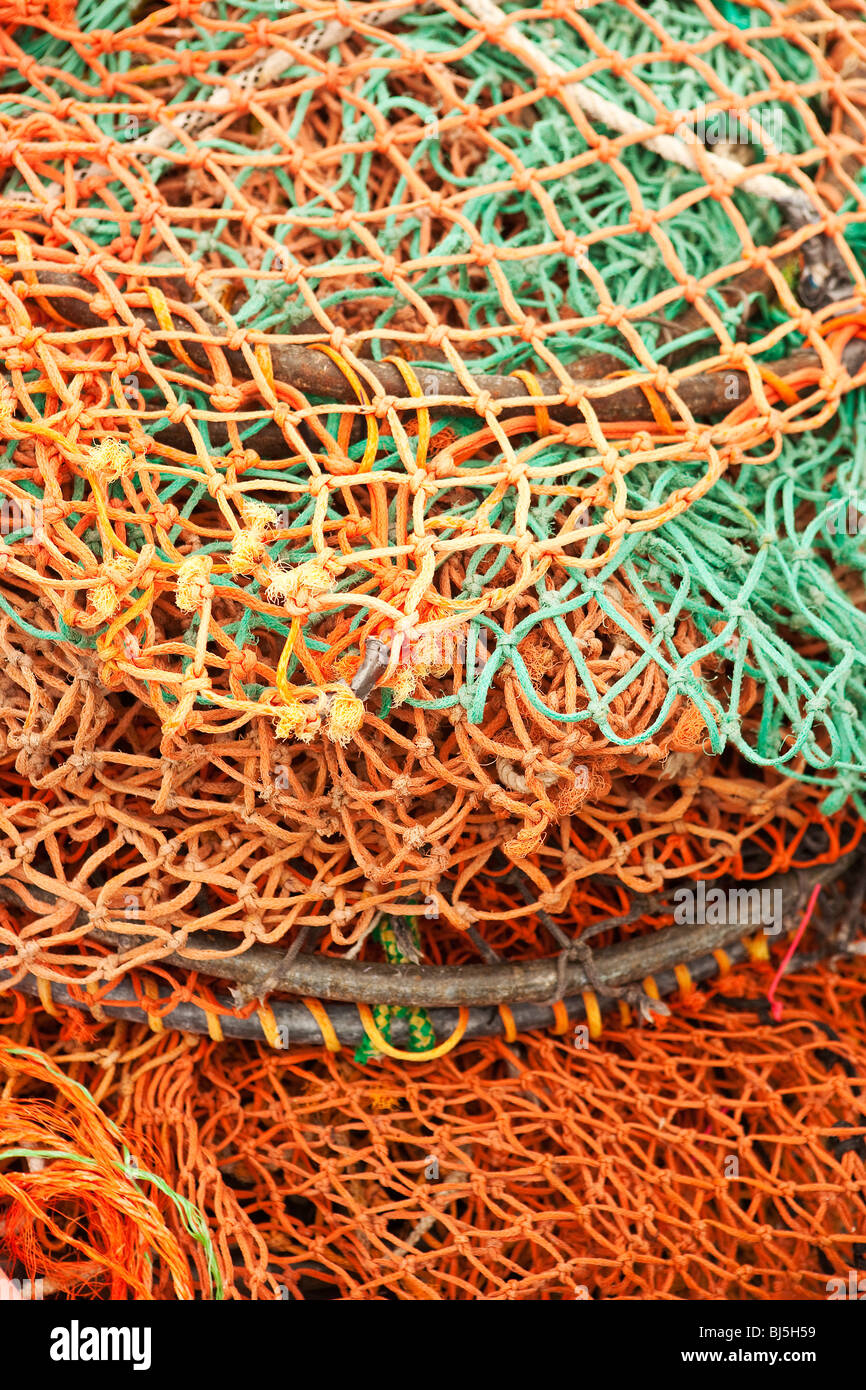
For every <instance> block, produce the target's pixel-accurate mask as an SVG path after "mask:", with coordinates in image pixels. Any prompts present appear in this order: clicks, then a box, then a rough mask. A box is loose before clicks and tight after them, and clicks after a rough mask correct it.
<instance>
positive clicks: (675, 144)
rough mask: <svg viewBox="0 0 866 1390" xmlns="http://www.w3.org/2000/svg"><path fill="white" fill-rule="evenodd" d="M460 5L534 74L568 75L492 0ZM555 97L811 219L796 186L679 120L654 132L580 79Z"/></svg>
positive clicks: (675, 160)
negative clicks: (752, 167)
mask: <svg viewBox="0 0 866 1390" xmlns="http://www.w3.org/2000/svg"><path fill="white" fill-rule="evenodd" d="M462 3H463V5H464V6H465V7H466V9H467V10H471V12H472V13H473V14H474V15H475V16H476V18H478V19H480V20H481V22H482V23H483V24H484V25H485V26H486V27H487V28H488V29H494V30H498V31H499V32H498V33H497V41H498V42H499V43H501V44H502V46H503V48H507V49H509V50H510V51H511V52H512V53H514V54H515V56H516V57H518V58H522V59H523V61H524V62H525V63H526V66H527V67H528V68H530V69H531V70H532V71H533V72H534V73H535V74H536V75H537V76H543V77H557V78H563V77H564V78H567V77H568V76H569V73H568V69H567V68H563V67H561V66H560V64H559V63H557V62H556V61H555V60H554V59H553V58H550V57H549V56H548V55H547V53H545V51H544V49H543V48H540V47H539V45H538V44H536V43H534V42H533V41H532V40H531V39H528V38H527V37H526V35H525V34H524V33H522V31H521V30H520V29H518V28H517V26H516V24H510V23H509V21H508V16H507V15H506V14H505V12H504V11H503V10H501V9H500V8H499V6H498V5H496V4H494V3H493V0H462ZM561 96H562V101H563V103H564V104H565V105H566V106H567V105H568V103H569V101H574V102H575V103H576V104H577V105H578V106H579V107H580V109H581V110H582V111H583V113H584V115H585V116H588V117H589V119H590V120H591V121H593V122H598V123H599V124H601V125H606V126H609V127H610V128H611V130H617V131H619V133H620V134H621V135H635V136H637V137H639V139H640V143H641V144H642V145H644V146H646V148H647V149H649V150H652V151H653V153H654V154H658V155H661V157H662V159H666V160H668V161H669V162H670V163H671V164H679V165H681V166H682V167H683V168H684V169H691V170H692V171H693V172H694V173H701V172H703V170H704V169H708V170H711V171H712V172H714V173H716V174H718V175H719V177H720V178H722V179H724V180H726V181H727V182H729V183H732V184H735V185H736V186H737V187H738V188H740V189H742V190H743V191H744V192H746V193H753V194H755V195H756V196H757V197H760V198H769V199H770V200H771V201H772V202H774V203H781V204H783V205H784V206H786V207H789V208H792V209H793V210H794V211H795V213H797V212H798V213H800V215H801V216H802V217H803V219H804V222H810V221H815V220H817V213H816V212H815V209H814V208H813V207H812V204H811V203H810V201H809V199H808V198H807V196H806V194H805V193H803V191H802V190H801V189H798V188H792V187H791V185H790V184H787V183H785V182H784V181H783V180H782V179H779V178H776V177H775V175H773V174H750V175H747V176H745V177H744V174H743V170H744V166H743V165H742V164H740V163H738V161H737V160H736V159H727V158H726V157H725V156H724V155H720V154H714V153H712V152H711V151H710V150H707V149H705V147H704V145H703V143H702V142H701V141H700V140H699V139H698V137H697V135H696V134H695V133H694V131H691V130H689V128H688V126H686V125H685V124H684V125H683V126H681V127H680V131H681V132H682V135H681V134H680V133H679V132H678V134H676V135H665V134H660V133H658V132H657V131H655V130H654V128H653V126H651V125H649V124H648V122H647V121H643V120H641V118H640V117H639V116H633V115H632V114H631V112H630V111H625V110H623V108H622V107H621V106H617V104H616V102H614V101H610V100H609V98H608V97H603V96H599V94H598V93H597V92H594V91H593V90H592V88H591V87H588V86H587V85H586V83H585V82H568V83H563V84H562V87H561ZM687 140H688V141H691V145H689V144H687V143H686V141H687ZM696 149H697V150H699V151H700V154H699V155H698V154H696V153H695V150H696Z"/></svg>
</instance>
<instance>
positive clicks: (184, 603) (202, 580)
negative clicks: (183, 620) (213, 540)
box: [174, 555, 214, 613]
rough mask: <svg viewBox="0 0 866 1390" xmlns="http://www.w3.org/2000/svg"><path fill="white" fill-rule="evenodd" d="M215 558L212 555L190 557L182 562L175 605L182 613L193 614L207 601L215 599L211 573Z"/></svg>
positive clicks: (178, 575) (176, 587) (176, 586)
mask: <svg viewBox="0 0 866 1390" xmlns="http://www.w3.org/2000/svg"><path fill="white" fill-rule="evenodd" d="M212 567H213V557H212V556H210V555H188V556H187V557H186V559H185V560H183V561H182V562H181V565H180V568H179V569H178V572H177V582H176V585H175V595H174V597H175V603H176V604H177V606H178V608H179V609H180V611H181V612H182V613H192V612H194V611H195V610H196V609H198V608H201V606H202V604H203V603H204V602H205V600H206V599H209V598H212V597H213V592H214V591H213V587H212V585H211V584H210V582H209V580H210V573H211V569H212Z"/></svg>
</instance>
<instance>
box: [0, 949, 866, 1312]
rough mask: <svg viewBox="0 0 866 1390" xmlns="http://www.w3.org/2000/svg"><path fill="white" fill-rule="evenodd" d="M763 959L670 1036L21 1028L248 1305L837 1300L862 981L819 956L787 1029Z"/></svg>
mask: <svg viewBox="0 0 866 1390" xmlns="http://www.w3.org/2000/svg"><path fill="white" fill-rule="evenodd" d="M756 969H757V971H758V974H757V976H755V977H753V978H752V979H749V980H747V979H745V978H744V977H743V976H742V975H738V974H736V973H734V974H731V975H729V976H727V977H726V978H725V979H723V980H722V981H721V982H719V983H718V984H716V985H713V986H709V987H706V988H704V989H701V990H700V991H693V992H692V993H691V995H689V996H688V997H687V998H685V999H683V1000H682V1001H681V1002H680V1005H679V1006H678V1008H677V1010H676V1013H675V1015H674V1016H673V1017H671V1018H669V1019H666V1020H663V1021H660V1022H659V1023H658V1025H657V1026H656V1027H655V1028H653V1029H652V1030H644V1031H643V1032H638V1031H637V1030H635V1029H634V1028H629V1029H623V1028H622V1027H621V1026H620V1025H619V1024H618V1023H616V1022H613V1023H612V1024H611V1026H610V1028H609V1029H606V1030H605V1034H604V1039H603V1041H602V1042H600V1043H598V1044H595V1043H592V1044H590V1045H589V1046H588V1047H584V1048H581V1047H579V1046H576V1045H575V1042H574V1040H573V1039H572V1038H571V1037H568V1038H561V1039H557V1038H554V1037H550V1036H544V1035H537V1034H526V1035H524V1036H523V1037H521V1039H520V1040H519V1042H517V1043H513V1044H507V1043H505V1042H503V1041H502V1040H501V1039H500V1040H488V1041H486V1042H481V1043H462V1044H460V1046H459V1048H458V1049H457V1050H456V1051H455V1052H453V1053H452V1054H451V1055H450V1056H449V1057H446V1058H442V1059H440V1060H439V1061H437V1062H435V1063H421V1064H418V1065H416V1066H414V1067H411V1068H408V1069H407V1068H406V1067H405V1065H402V1064H400V1063H397V1062H392V1061H390V1060H388V1059H386V1058H383V1059H381V1061H380V1062H379V1063H378V1064H377V1066H376V1068H375V1070H373V1071H371V1069H370V1067H369V1066H366V1067H359V1066H358V1065H357V1064H356V1063H354V1062H353V1061H352V1059H351V1057H350V1056H347V1055H346V1054H345V1053H344V1054H342V1055H338V1056H334V1055H331V1054H328V1053H325V1054H324V1055H323V1054H322V1052H321V1050H320V1049H307V1050H304V1051H299V1052H296V1053H295V1054H293V1055H292V1056H291V1057H290V1058H282V1057H280V1056H279V1055H278V1054H276V1053H274V1052H273V1051H271V1050H269V1049H267V1048H265V1047H264V1046H263V1045H262V1046H261V1047H260V1048H255V1047H250V1045H248V1044H247V1045H245V1046H243V1048H241V1046H240V1045H239V1044H233V1043H230V1042H224V1043H219V1044H217V1043H213V1042H211V1041H209V1040H207V1039H205V1040H195V1039H193V1038H179V1037H178V1036H177V1035H176V1034H173V1035H172V1034H159V1035H157V1034H154V1033H149V1032H148V1030H146V1029H144V1028H142V1027H140V1026H139V1027H131V1026H130V1025H128V1024H124V1023H116V1022H111V1023H103V1024H97V1023H94V1022H93V1020H90V1021H89V1023H86V1024H85V1023H84V1022H83V1020H82V1015H81V1014H78V1013H69V1012H65V1013H64V1014H63V1016H62V1018H61V1019H58V1020H57V1021H54V1020H52V1019H51V1018H49V1017H48V1016H47V1015H46V1014H45V1013H44V1012H42V1011H39V1012H34V1011H32V1010H30V1009H29V1008H27V1009H20V1010H19V1022H18V1023H17V1025H16V1029H17V1031H18V1032H19V1033H20V1035H21V1036H22V1037H24V1038H26V1039H27V1040H28V1041H29V1043H30V1045H31V1046H32V1047H36V1046H38V1047H40V1048H43V1049H45V1050H46V1052H47V1053H48V1054H49V1055H50V1056H51V1057H52V1058H53V1060H54V1063H55V1065H56V1066H58V1067H60V1068H62V1070H63V1071H64V1072H65V1073H66V1074H68V1076H69V1077H70V1078H72V1079H75V1080H77V1081H84V1082H85V1083H87V1084H89V1085H90V1086H92V1087H93V1088H94V1093H97V1092H96V1087H97V1086H98V1095H99V1100H100V1105H101V1107H102V1108H103V1110H104V1111H105V1112H106V1113H107V1114H108V1115H110V1116H111V1117H112V1118H113V1119H115V1120H116V1122H117V1123H118V1124H119V1125H121V1126H122V1127H123V1130H124V1133H125V1134H126V1136H127V1143H128V1144H129V1146H130V1148H132V1149H133V1151H137V1149H138V1148H141V1147H143V1146H144V1145H145V1144H148V1145H152V1146H153V1148H154V1151H155V1159H154V1162H155V1163H157V1164H158V1165H160V1170H161V1171H162V1172H163V1173H164V1174H165V1175H166V1178H167V1180H168V1181H170V1182H171V1184H172V1185H173V1186H174V1188H175V1189H176V1190H177V1192H178V1193H179V1194H181V1195H184V1196H185V1197H186V1198H187V1199H188V1200H191V1201H194V1202H195V1203H196V1204H197V1205H198V1207H199V1208H200V1210H201V1212H202V1214H203V1216H204V1219H205V1221H206V1222H207V1223H208V1224H209V1226H210V1228H211V1229H212V1230H215V1231H218V1232H219V1239H218V1240H216V1239H215V1241H214V1247H215V1256H216V1259H217V1262H218V1266H219V1270H220V1273H221V1277H222V1280H223V1284H224V1289H225V1294H226V1296H228V1297H239V1298H249V1297H254V1298H280V1297H282V1298H286V1297H288V1298H292V1299H323V1298H346V1299H410V1300H417V1299H423V1300H427V1299H437V1298H438V1299H461V1300H462V1299H476V1298H484V1299H509V1298H511V1299H515V1298H516V1299H539V1298H540V1299H575V1298H578V1299H581V1298H592V1299H598V1298H616V1299H622V1298H663V1299H706V1298H711V1299H733V1300H741V1299H748V1300H755V1299H766V1298H789V1299H795V1300H798V1301H812V1300H815V1299H823V1298H826V1297H827V1290H828V1287H829V1284H828V1281H829V1280H831V1279H834V1278H836V1279H842V1280H847V1279H848V1277H849V1274H848V1271H849V1270H852V1269H853V1270H857V1271H859V1270H863V1269H864V1268H866V1248H864V1235H863V1223H862V1212H863V1200H864V1193H866V1113H864V1110H863V1097H862V1078H863V1075H864V1071H866V1056H864V1050H863V1019H864V1015H863V1007H864V984H863V980H862V973H861V977H860V978H859V979H858V978H855V977H854V976H853V975H852V973H851V969H850V966H848V967H842V968H841V969H840V970H838V971H837V972H836V973H834V974H832V975H829V976H828V974H827V972H826V971H824V970H822V971H820V972H818V971H815V970H814V969H809V968H808V967H805V966H804V967H803V968H802V970H801V971H800V972H799V973H798V976H797V978H796V979H794V980H792V979H788V980H786V981H785V982H784V983H783V985H782V987H781V995H782V998H783V1000H784V1015H783V1018H782V1021H781V1022H780V1023H774V1022H773V1021H772V1019H771V1018H770V1016H769V1013H768V1011H767V1009H766V999H764V998H763V995H762V991H763V990H765V989H766V978H764V980H763V982H762V980H761V975H760V971H761V970H762V967H760V966H759V967H756ZM19 1001H20V1003H21V1004H22V1005H23V998H22V997H21V996H19ZM6 1007H7V1008H8V1004H7V1006H6ZM22 1015H23V1016H22ZM8 1026H9V1025H8V1022H4V1027H5V1028H7V1030H8ZM0 1055H5V1054H0ZM12 1094H13V1096H15V1097H16V1103H17V1095H18V1094H20V1090H19V1089H18V1087H17V1085H16V1087H14V1088H13V1092H12ZM190 1246H191V1247H192V1254H191V1255H190V1261H191V1263H192V1259H193V1255H194V1257H195V1259H196V1260H197V1262H198V1263H197V1265H196V1268H197V1270H198V1277H199V1280H200V1288H201V1289H202V1292H203V1293H204V1294H205V1295H207V1293H208V1292H209V1289H210V1283H209V1280H208V1277H207V1265H206V1252H205V1250H204V1248H203V1247H200V1246H197V1245H195V1244H193V1243H192V1242H189V1241H188V1243H187V1246H186V1247H185V1248H186V1249H189V1248H190ZM158 1296H163V1297H165V1296H168V1297H171V1296H172V1294H171V1290H170V1288H169V1286H168V1284H167V1282H166V1281H165V1276H163V1283H162V1285H161V1292H160V1293H159V1295H158Z"/></svg>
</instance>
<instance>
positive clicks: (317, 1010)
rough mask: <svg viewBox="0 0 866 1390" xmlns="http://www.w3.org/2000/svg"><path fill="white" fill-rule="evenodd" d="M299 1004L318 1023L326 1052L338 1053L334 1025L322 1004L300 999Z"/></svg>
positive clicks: (337, 1039) (338, 1047)
mask: <svg viewBox="0 0 866 1390" xmlns="http://www.w3.org/2000/svg"><path fill="white" fill-rule="evenodd" d="M301 1003H302V1004H305V1005H306V1007H307V1008H308V1009H309V1011H310V1013H311V1014H312V1015H313V1018H314V1019H315V1020H316V1022H317V1023H318V1025H319V1028H320V1030H321V1033H322V1038H323V1039H324V1043H325V1047H326V1048H327V1049H328V1051H329V1052H340V1051H341V1044H340V1040H339V1038H338V1037H337V1034H336V1033H335V1031H334V1025H333V1023H332V1022H331V1020H330V1018H329V1017H328V1011H327V1009H326V1008H325V1006H324V1004H321V1003H320V1002H319V1000H318V999H302V1000H301Z"/></svg>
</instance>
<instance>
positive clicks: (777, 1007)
mask: <svg viewBox="0 0 866 1390" xmlns="http://www.w3.org/2000/svg"><path fill="white" fill-rule="evenodd" d="M820 891H821V884H820V883H816V884H815V887H814V888H813V889H812V893H811V896H810V898H809V903H808V906H807V907H806V912H805V915H804V917H803V920H802V922H801V923H800V925H799V927H798V928H797V930H796V931H795V932H794V939H793V941H792V942H791V944H790V946H789V947H788V949H787V951H786V952H785V958H784V960H783V961H782V964H781V965H780V966H779V969H778V970H777V971H776V974H775V975H774V977H773V983H772V984H771V985H770V988H769V989H768V990H767V998H768V1000H769V1001H770V1013H771V1014H772V1015H773V1018H774V1019H775V1020H776V1022H777V1023H778V1022H779V1019H780V1018H781V1017H782V1005H781V1002H780V1001H779V1000H778V999H774V998H773V995H774V994H775V993H776V987H777V985H778V984H779V981H780V980H781V978H782V976H783V975H784V973H785V966H786V965H787V964H788V961H789V960H790V959H791V957H792V955H793V954H794V952H795V951H796V949H797V947H798V946H799V944H800V938H801V937H802V935H803V932H804V931H805V930H806V928H807V927H808V925H809V921H810V918H811V916H812V913H813V912H814V910H815V903H816V902H817V901H818V894H819V893H820Z"/></svg>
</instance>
